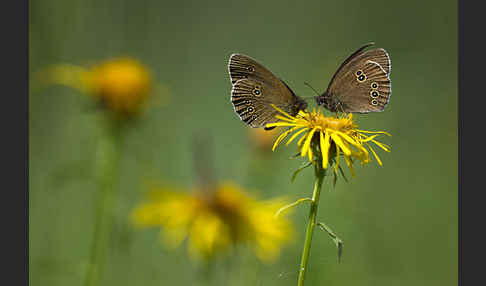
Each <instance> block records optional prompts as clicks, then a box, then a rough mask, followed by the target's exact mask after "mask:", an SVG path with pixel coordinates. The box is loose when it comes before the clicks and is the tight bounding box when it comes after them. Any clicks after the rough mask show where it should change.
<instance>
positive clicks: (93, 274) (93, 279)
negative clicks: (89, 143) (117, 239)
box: [84, 119, 121, 286]
mask: <svg viewBox="0 0 486 286" xmlns="http://www.w3.org/2000/svg"><path fill="white" fill-rule="evenodd" d="M106 121H107V122H106V132H105V134H104V136H102V138H100V141H99V143H98V147H97V150H96V170H95V173H96V175H97V181H98V202H97V207H96V214H95V216H96V217H95V229H94V232H93V240H92V242H91V248H90V256H89V264H88V268H87V270H86V277H85V283H84V284H85V285H86V286H94V285H97V284H98V281H99V279H100V278H101V276H102V273H103V266H104V263H105V258H106V254H107V250H108V244H109V240H110V233H111V229H112V223H113V219H114V209H115V202H116V190H117V181H118V179H119V161H120V151H121V150H120V145H121V138H120V125H119V122H118V121H117V120H111V119H107V120H106Z"/></svg>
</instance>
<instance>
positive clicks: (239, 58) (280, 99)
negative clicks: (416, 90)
mask: <svg viewBox="0 0 486 286" xmlns="http://www.w3.org/2000/svg"><path fill="white" fill-rule="evenodd" d="M372 45H374V43H368V44H366V45H364V46H362V47H361V48H359V49H358V50H357V51H356V52H354V53H353V54H351V55H350V56H349V57H348V58H347V59H346V60H345V61H344V62H343V63H342V64H341V66H339V68H338V70H337V71H336V72H335V73H334V75H333V77H332V79H331V82H330V83H329V86H328V88H327V90H326V91H325V92H324V93H323V94H321V95H318V96H315V97H314V99H315V101H316V103H317V105H319V106H324V107H325V108H326V109H328V110H329V111H331V112H338V111H339V112H346V113H349V112H356V113H368V112H379V111H383V109H384V108H385V106H386V104H387V103H388V101H389V99H390V95H391V81H390V71H391V61H390V57H389V55H388V53H387V52H386V51H385V50H384V49H381V48H380V49H372V50H369V51H364V50H365V49H366V48H367V47H369V46H372ZM228 70H229V74H230V79H231V83H232V89H231V103H232V105H233V108H234V110H235V112H236V114H238V116H239V117H240V119H241V120H242V121H243V122H245V123H247V124H248V125H250V126H251V127H254V128H258V127H264V128H265V129H266V130H268V129H273V128H274V127H272V128H267V127H265V125H266V124H267V123H272V122H276V121H278V120H277V119H276V118H275V115H277V114H278V111H277V110H276V109H275V108H273V107H272V104H273V105H275V106H277V107H278V108H280V109H282V110H283V111H285V112H287V113H288V114H290V115H292V116H295V115H297V113H298V112H299V111H300V110H305V109H306V108H307V102H306V101H305V100H304V99H302V98H301V97H299V96H297V95H296V94H295V93H294V92H293V91H292V89H290V87H289V86H288V85H287V84H286V83H285V82H284V81H283V80H281V79H280V78H278V77H276V76H275V75H274V74H273V73H272V72H271V71H270V70H268V69H267V68H265V67H264V66H263V65H262V64H260V63H259V62H257V61H256V60H255V59H252V58H251V57H249V56H246V55H242V54H232V55H231V56H230V59H229V64H228Z"/></svg>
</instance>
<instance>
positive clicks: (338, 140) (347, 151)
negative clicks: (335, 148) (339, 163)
mask: <svg viewBox="0 0 486 286" xmlns="http://www.w3.org/2000/svg"><path fill="white" fill-rule="evenodd" d="M331 138H332V140H333V141H334V143H336V145H339V147H341V150H343V153H344V154H345V155H346V156H351V150H350V149H349V148H348V146H346V144H345V143H344V142H343V141H342V140H341V138H340V137H339V135H337V134H334V133H331Z"/></svg>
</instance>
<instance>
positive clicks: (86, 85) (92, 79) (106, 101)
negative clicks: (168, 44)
mask: <svg viewBox="0 0 486 286" xmlns="http://www.w3.org/2000/svg"><path fill="white" fill-rule="evenodd" d="M37 78H38V80H39V81H40V82H41V83H43V84H46V85H53V84H59V85H65V86H69V87H72V88H75V89H78V90H80V91H81V92H83V93H86V94H88V95H90V96H92V97H94V98H95V99H97V100H99V101H100V102H101V103H102V104H103V105H104V106H105V107H107V108H108V109H109V110H111V111H114V112H115V113H116V114H118V115H121V116H123V117H130V116H132V115H135V114H138V113H140V111H142V110H143V109H144V107H145V106H146V103H147V100H148V99H149V97H150V96H151V94H152V91H153V90H154V82H153V79H152V75H151V73H150V71H149V69H148V68H147V67H146V66H144V65H143V64H141V63H140V62H139V61H138V60H136V59H133V58H130V57H119V58H112V59H108V60H104V61H101V62H99V63H97V64H95V65H92V66H91V67H82V66H77V65H72V64H57V65H53V66H50V67H48V68H46V69H44V70H41V71H40V72H38V73H37Z"/></svg>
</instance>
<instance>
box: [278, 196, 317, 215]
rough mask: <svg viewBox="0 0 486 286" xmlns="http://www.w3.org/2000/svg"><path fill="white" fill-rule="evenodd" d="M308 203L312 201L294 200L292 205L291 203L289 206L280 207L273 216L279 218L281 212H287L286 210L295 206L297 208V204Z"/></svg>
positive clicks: (307, 199)
mask: <svg viewBox="0 0 486 286" xmlns="http://www.w3.org/2000/svg"><path fill="white" fill-rule="evenodd" d="M309 201H310V202H312V199H310V198H301V199H298V200H296V201H295V202H293V203H291V204H288V205H286V206H283V207H281V208H280V209H279V210H278V211H277V212H276V213H275V216H276V217H277V216H279V215H280V214H281V213H282V212H283V211H285V210H288V209H290V208H293V207H295V206H297V205H299V204H301V203H303V202H309Z"/></svg>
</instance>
